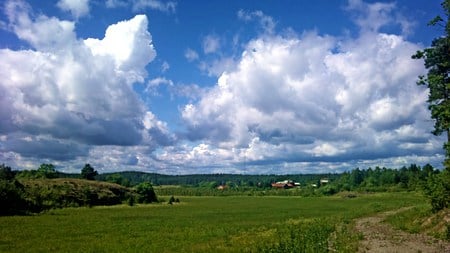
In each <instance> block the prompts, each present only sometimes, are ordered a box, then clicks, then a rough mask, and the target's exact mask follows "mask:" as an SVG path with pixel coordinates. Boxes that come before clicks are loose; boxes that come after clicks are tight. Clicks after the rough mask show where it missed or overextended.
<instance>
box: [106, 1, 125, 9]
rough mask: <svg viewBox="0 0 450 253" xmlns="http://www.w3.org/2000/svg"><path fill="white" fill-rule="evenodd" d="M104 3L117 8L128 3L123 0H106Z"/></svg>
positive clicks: (108, 6)
mask: <svg viewBox="0 0 450 253" xmlns="http://www.w3.org/2000/svg"><path fill="white" fill-rule="evenodd" d="M105 5H106V7H107V8H118V7H125V6H127V5H128V3H127V2H126V1H125V0H106V3H105Z"/></svg>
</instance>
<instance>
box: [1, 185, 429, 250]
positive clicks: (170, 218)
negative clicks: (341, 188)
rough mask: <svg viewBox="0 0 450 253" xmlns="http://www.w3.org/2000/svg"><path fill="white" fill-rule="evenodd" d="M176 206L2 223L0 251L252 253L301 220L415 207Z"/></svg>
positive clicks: (74, 212) (296, 200) (300, 202)
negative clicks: (284, 228)
mask: <svg viewBox="0 0 450 253" xmlns="http://www.w3.org/2000/svg"><path fill="white" fill-rule="evenodd" d="M179 198H180V201H181V203H179V204H174V205H168V204H150V205H138V206H132V207H130V206H126V205H120V206H109V207H94V208H66V209H58V210H52V211H48V212H46V213H44V214H40V215H34V216H11V217H0V252H252V251H253V252H255V251H257V250H256V249H258V247H261V245H264V244H267V243H270V242H274V241H276V240H278V239H280V238H279V237H280V235H279V233H278V231H281V230H282V228H283V227H286V226H292V224H294V225H295V224H296V223H298V222H302V221H308V220H312V219H322V220H324V221H325V222H332V223H336V222H343V223H349V222H351V220H352V219H354V218H356V217H361V216H365V215H370V214H373V213H376V212H380V211H385V210H390V209H397V208H400V207H404V206H416V205H419V204H421V203H423V202H424V201H425V200H424V199H423V198H422V197H421V196H419V195H416V194H415V193H383V194H367V195H361V196H358V197H356V198H351V199H348V198H343V197H339V196H334V197H313V198H301V197H254V196H253V197H249V196H247V197H244V196H229V197H179Z"/></svg>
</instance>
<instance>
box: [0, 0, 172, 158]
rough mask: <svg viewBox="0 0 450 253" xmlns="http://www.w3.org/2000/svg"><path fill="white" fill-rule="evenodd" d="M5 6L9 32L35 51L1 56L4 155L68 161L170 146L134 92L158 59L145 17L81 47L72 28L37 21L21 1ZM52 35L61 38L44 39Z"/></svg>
mask: <svg viewBox="0 0 450 253" xmlns="http://www.w3.org/2000/svg"><path fill="white" fill-rule="evenodd" d="M5 6H6V8H5V11H6V14H7V17H8V21H9V24H8V26H9V27H11V30H12V31H13V32H14V33H15V34H16V35H17V36H18V37H19V38H20V39H22V40H24V41H27V42H29V44H30V46H31V47H32V48H30V49H28V50H17V51H14V50H11V49H0V58H1V59H2V61H0V78H1V80H2V81H1V82H0V91H1V92H0V98H1V99H0V101H1V102H0V104H1V109H0V119H1V120H2V124H1V127H0V135H6V136H7V138H6V139H4V140H2V143H1V149H2V151H4V152H7V151H8V152H15V153H17V154H19V155H22V156H25V157H27V156H33V154H32V153H31V152H30V150H31V149H30V148H29V147H35V148H37V149H40V150H41V151H39V152H38V151H36V153H35V155H34V156H35V157H44V156H47V157H52V158H55V159H69V158H74V157H77V156H82V155H85V154H86V153H87V151H86V150H87V147H91V146H95V145H118V146H130V145H144V144H145V145H149V146H153V147H156V146H158V145H169V144H170V143H172V138H173V137H171V135H170V134H169V133H168V130H167V128H166V126H165V123H164V122H160V121H158V119H157V118H156V117H155V116H154V115H153V114H151V112H149V111H147V108H145V106H144V103H143V102H142V101H141V99H140V98H139V97H138V95H137V94H136V93H135V91H134V90H133V87H132V84H133V83H136V82H143V81H144V79H145V78H146V75H147V72H146V70H145V66H146V65H147V64H148V63H149V62H151V61H152V60H153V59H154V57H155V55H156V51H155V49H154V48H153V45H152V38H151V35H150V33H149V32H148V31H147V26H148V21H147V17H146V16H145V15H137V16H135V17H134V18H132V19H130V20H125V21H121V22H118V23H117V24H113V25H111V26H109V27H108V28H107V30H106V32H105V36H104V38H102V39H95V38H88V39H86V40H82V39H77V38H76V35H75V33H74V23H72V22H69V21H64V20H59V19H57V18H54V17H47V16H44V15H39V16H36V17H35V15H34V14H33V13H32V10H31V9H30V7H29V6H28V5H27V4H26V3H24V2H21V1H9V2H7V3H6V5H5ZM50 32H51V33H52V34H53V35H55V34H59V35H60V36H45V35H46V34H47V33H50ZM149 115H153V116H152V117H150V116H149ZM28 143H29V144H28ZM46 147H47V148H46ZM69 149H73V154H72V156H70V155H69V154H68V153H66V152H69V151H68V150H69ZM56 150H59V151H58V152H56Z"/></svg>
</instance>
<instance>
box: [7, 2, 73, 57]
mask: <svg viewBox="0 0 450 253" xmlns="http://www.w3.org/2000/svg"><path fill="white" fill-rule="evenodd" d="M30 12H31V7H30V6H29V5H28V4H27V3H25V2H23V1H8V2H6V3H5V13H6V16H7V18H8V21H9V23H8V25H7V26H8V27H9V28H10V29H11V30H12V31H13V32H14V33H15V34H16V35H17V37H18V38H19V39H21V40H24V41H26V42H28V43H29V44H30V45H31V46H33V47H34V48H35V49H37V50H42V51H46V50H60V49H61V48H63V47H66V46H70V44H71V43H72V42H74V40H75V37H76V36H75V33H74V29H75V24H74V23H73V22H71V21H63V20H59V19H57V18H49V17H47V16H44V15H39V16H37V17H36V18H35V19H34V20H33V19H32V18H31V17H30V16H31V13H30Z"/></svg>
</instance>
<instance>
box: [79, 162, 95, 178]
mask: <svg viewBox="0 0 450 253" xmlns="http://www.w3.org/2000/svg"><path fill="white" fill-rule="evenodd" d="M97 175H98V173H97V171H96V170H94V168H93V167H92V166H91V165H90V164H89V163H86V165H84V167H83V169H81V178H84V179H87V180H95V176H97Z"/></svg>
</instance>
